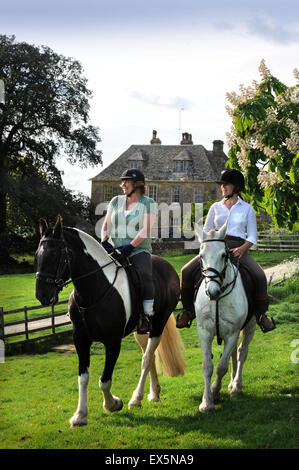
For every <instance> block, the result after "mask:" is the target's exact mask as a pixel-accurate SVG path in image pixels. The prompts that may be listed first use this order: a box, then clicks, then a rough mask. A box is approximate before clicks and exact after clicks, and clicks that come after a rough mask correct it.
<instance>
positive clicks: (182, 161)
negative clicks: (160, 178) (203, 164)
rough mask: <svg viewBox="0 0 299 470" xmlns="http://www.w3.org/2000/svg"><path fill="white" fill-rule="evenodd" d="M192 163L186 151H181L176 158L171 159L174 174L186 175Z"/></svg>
mask: <svg viewBox="0 0 299 470" xmlns="http://www.w3.org/2000/svg"><path fill="white" fill-rule="evenodd" d="M191 162H192V159H191V157H190V154H189V152H188V150H186V149H184V150H182V151H181V152H180V153H179V154H178V155H176V157H174V159H173V164H174V168H173V171H174V173H188V170H189V164H190V163H191Z"/></svg>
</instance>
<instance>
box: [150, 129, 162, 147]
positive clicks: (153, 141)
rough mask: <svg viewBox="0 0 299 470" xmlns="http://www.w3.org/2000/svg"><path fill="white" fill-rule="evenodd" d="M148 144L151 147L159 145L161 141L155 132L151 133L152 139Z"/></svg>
mask: <svg viewBox="0 0 299 470" xmlns="http://www.w3.org/2000/svg"><path fill="white" fill-rule="evenodd" d="M150 143H151V145H161V140H160V139H159V138H158V137H157V131H153V137H152V139H151V142H150Z"/></svg>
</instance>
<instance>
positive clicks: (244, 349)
mask: <svg viewBox="0 0 299 470" xmlns="http://www.w3.org/2000/svg"><path fill="white" fill-rule="evenodd" d="M255 326H256V321H255V318H254V317H252V318H251V320H250V321H249V322H248V323H247V325H246V326H245V328H244V329H243V337H242V342H241V344H240V346H239V348H238V361H237V371H236V374H235V376H234V379H233V381H232V387H231V389H230V396H231V397H234V396H236V395H239V394H240V393H242V370H243V366H244V363H245V361H246V358H247V354H248V346H249V343H250V341H251V340H252V338H253V336H254V333H255Z"/></svg>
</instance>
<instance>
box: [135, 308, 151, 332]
mask: <svg viewBox="0 0 299 470" xmlns="http://www.w3.org/2000/svg"><path fill="white" fill-rule="evenodd" d="M150 331H151V317H149V316H148V315H145V314H144V313H143V314H142V315H140V318H139V322H138V325H137V333H138V334H139V335H146V334H147V333H150Z"/></svg>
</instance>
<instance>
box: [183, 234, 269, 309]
mask: <svg viewBox="0 0 299 470" xmlns="http://www.w3.org/2000/svg"><path fill="white" fill-rule="evenodd" d="M226 242H227V245H228V248H237V247H238V246H241V245H243V243H244V240H242V239H241V238H239V239H237V238H236V237H235V239H231V238H226ZM240 264H242V265H244V266H245V267H246V268H247V269H248V270H249V271H250V272H251V273H252V274H253V276H254V277H255V279H256V284H257V292H256V295H257V301H268V292H267V278H266V275H265V272H264V270H263V268H262V267H261V266H260V265H259V264H258V263H257V262H256V261H255V260H254V259H253V258H252V257H251V256H250V254H249V252H248V251H246V253H244V255H243V256H242V257H241V258H240ZM198 266H199V255H198V256H195V258H193V259H192V260H191V261H189V263H187V264H185V266H183V268H182V270H181V288H182V290H183V289H185V288H186V289H188V291H189V290H190V289H192V287H193V273H194V272H195V269H196V268H197V267H198ZM190 292H191V291H190ZM189 295H190V294H189ZM182 302H183V295H182ZM183 305H184V302H183ZM184 307H185V308H187V309H188V307H187V305H186V306H185V305H184Z"/></svg>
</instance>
